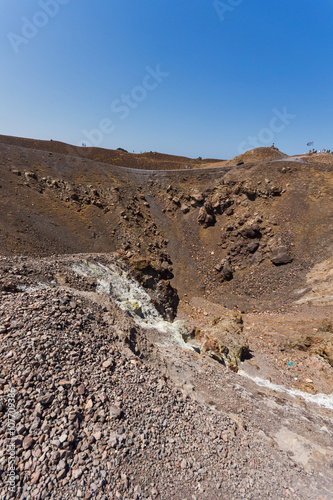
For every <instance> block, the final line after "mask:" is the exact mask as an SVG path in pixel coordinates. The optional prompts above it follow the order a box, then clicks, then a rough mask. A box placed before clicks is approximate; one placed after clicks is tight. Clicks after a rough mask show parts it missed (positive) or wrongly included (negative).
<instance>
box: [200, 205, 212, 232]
mask: <svg viewBox="0 0 333 500" xmlns="http://www.w3.org/2000/svg"><path fill="white" fill-rule="evenodd" d="M215 222H216V218H215V215H214V210H213V207H212V204H211V203H210V202H209V201H206V202H205V204H204V206H203V207H201V208H200V210H199V215H198V223H199V224H201V225H202V226H203V227H205V228H206V227H208V226H213V225H214V224H215Z"/></svg>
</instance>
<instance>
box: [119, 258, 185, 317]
mask: <svg viewBox="0 0 333 500" xmlns="http://www.w3.org/2000/svg"><path fill="white" fill-rule="evenodd" d="M128 265H129V267H130V268H131V270H132V272H133V275H134V278H135V279H136V280H137V281H138V282H139V283H140V284H141V285H142V286H143V287H144V288H145V289H146V291H147V293H148V294H149V295H150V297H151V299H152V302H153V304H154V306H155V308H156V309H157V311H158V312H159V313H160V314H161V315H162V316H163V317H164V319H166V320H168V321H173V320H174V319H175V317H176V315H177V308H178V304H179V296H178V292H177V290H176V289H175V288H174V287H173V286H172V285H171V283H170V279H172V278H173V273H172V265H171V261H170V260H164V261H163V262H157V261H156V262H155V261H148V260H144V259H142V260H133V259H132V260H128Z"/></svg>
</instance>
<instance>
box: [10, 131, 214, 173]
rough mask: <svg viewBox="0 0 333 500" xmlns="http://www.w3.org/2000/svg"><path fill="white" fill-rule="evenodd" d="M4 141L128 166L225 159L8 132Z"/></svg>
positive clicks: (194, 164)
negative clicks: (93, 145) (77, 143)
mask: <svg viewBox="0 0 333 500" xmlns="http://www.w3.org/2000/svg"><path fill="white" fill-rule="evenodd" d="M0 143H2V144H8V145H11V146H17V147H23V148H28V149H32V150H38V151H45V152H48V153H49V152H51V153H59V154H62V155H68V156H71V157H76V158H80V159H81V160H84V159H86V160H93V161H97V162H101V163H107V164H109V165H121V166H123V167H127V168H140V169H145V170H178V169H186V168H204V167H206V165H208V166H210V165H214V164H215V163H220V162H221V160H214V159H207V160H204V159H203V160H199V159H193V158H186V157H185V156H174V155H167V154H161V153H157V152H153V151H150V152H145V153H140V154H137V153H129V152H127V151H125V150H123V149H121V148H119V149H116V150H112V149H102V148H90V147H78V146H72V145H70V144H65V143H63V142H59V141H41V140H35V139H25V138H21V137H10V136H4V135H0Z"/></svg>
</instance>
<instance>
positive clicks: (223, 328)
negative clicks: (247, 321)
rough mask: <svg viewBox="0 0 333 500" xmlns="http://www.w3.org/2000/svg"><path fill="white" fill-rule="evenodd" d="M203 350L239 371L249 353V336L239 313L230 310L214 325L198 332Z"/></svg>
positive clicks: (214, 322) (203, 352)
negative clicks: (245, 332) (241, 363)
mask: <svg viewBox="0 0 333 500" xmlns="http://www.w3.org/2000/svg"><path fill="white" fill-rule="evenodd" d="M196 336H197V338H198V339H199V340H200V341H201V352H202V354H206V355H208V356H210V357H212V358H213V359H216V360H217V361H219V362H220V363H223V364H224V365H226V366H228V367H229V368H230V369H232V370H234V371H238V365H239V364H240V362H241V361H243V360H244V359H245V357H246V356H247V354H248V353H249V345H248V340H247V337H246V336H245V335H244V333H243V320H242V316H241V315H240V314H239V313H236V312H233V311H228V312H226V314H225V315H224V316H223V317H218V318H216V319H215V320H214V321H213V324H212V327H211V328H208V329H205V331H203V332H200V333H199V332H197V334H196Z"/></svg>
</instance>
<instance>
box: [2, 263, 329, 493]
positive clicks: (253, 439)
mask: <svg viewBox="0 0 333 500" xmlns="http://www.w3.org/2000/svg"><path fill="white" fill-rule="evenodd" d="M4 262H5V264H6V265H5V266H4ZM17 262H18V260H16V261H15V265H17ZM25 262H26V261H25ZM1 264H2V277H5V276H6V275H10V276H11V278H13V276H15V275H16V276H19V275H20V276H21V275H22V272H23V271H22V266H19V267H16V269H15V267H14V269H13V265H12V261H11V260H10V259H4V260H2V261H1ZM39 264H40V261H37V260H36V261H35V270H34V272H36V269H37V268H38V265H39ZM29 265H30V264H29ZM29 265H25V268H24V269H25V271H24V272H25V277H24V278H18V279H20V280H21V281H23V282H26V283H28V282H29V280H30V281H31V284H32V283H33V282H34V279H33V278H29ZM59 266H60V264H59ZM30 274H33V273H32V272H31V273H30ZM3 288H6V287H3ZM10 288H11V285H10V284H7V290H8V291H2V292H0V293H1V295H0V339H1V344H0V366H1V372H0V412H1V413H0V416H1V427H0V475H1V480H2V484H1V486H0V494H1V495H2V497H1V498H6V499H7V498H12V497H13V498H14V497H16V498H19V499H24V498H26V499H28V498H36V499H46V498H48V499H57V500H60V499H64V500H65V499H73V498H84V499H90V498H94V499H103V500H106V499H124V500H125V499H141V498H147V499H154V498H159V499H165V500H169V499H191V500H192V499H193V500H195V499H198V500H199V499H217V498H218V499H240V498H243V499H256V500H257V499H258V498H261V499H274V500H276V499H282V498H292V499H299V498H313V499H315V498H318V500H319V499H320V498H323V497H321V496H319V495H318V497H317V496H313V494H312V493H310V490H309V494H306V493H305V491H306V487H307V484H310V483H309V481H310V479H309V477H308V475H307V474H306V473H305V472H304V471H303V470H302V468H299V467H296V466H295V464H294V463H292V462H291V461H290V460H288V459H287V458H286V457H285V458H283V457H282V458H280V459H279V458H278V457H277V456H276V454H273V453H272V449H271V448H270V447H269V446H268V445H267V444H266V443H265V441H264V440H263V439H260V437H259V435H258V434H256V433H253V432H248V433H247V434H246V436H245V435H244V433H243V432H241V430H240V429H239V427H238V426H237V424H236V423H235V420H234V419H232V418H230V417H229V416H228V415H227V414H224V413H223V411H222V412H221V411H216V410H215V409H214V408H213V407H211V406H209V405H205V404H201V403H200V402H198V401H195V400H194V399H192V398H191V397H189V396H188V395H187V394H186V393H185V392H184V391H181V390H180V389H177V388H176V387H175V386H174V385H173V383H172V381H171V380H170V379H168V378H167V377H166V376H165V375H163V374H162V372H161V371H159V370H158V369H156V368H152V367H149V366H147V365H146V364H145V363H144V361H143V358H142V356H141V357H140V356H137V355H135V354H134V353H133V352H132V351H131V350H130V348H129V346H130V343H131V342H130V339H131V338H132V339H133V338H135V337H136V336H140V335H141V334H142V335H143V333H142V332H141V331H140V329H139V328H138V327H137V326H136V325H135V324H134V323H133V322H132V320H131V319H130V318H129V317H128V316H127V315H126V313H124V312H123V311H121V310H119V309H118V308H116V307H115V306H114V305H112V303H110V304H109V305H108V306H107V307H106V306H105V305H102V304H101V305H98V304H97V303H96V302H94V301H92V300H90V298H89V292H82V293H79V292H77V291H76V290H73V289H70V288H67V289H65V288H63V287H60V286H56V285H54V286H50V287H46V286H45V287H44V288H40V289H37V290H36V289H33V288H30V289H29V288H28V289H26V290H25V291H22V290H21V291H18V289H17V288H16V287H15V286H14V285H13V286H12V290H11V291H10ZM124 340H125V341H124ZM11 458H15V461H13V460H11ZM11 470H13V471H14V472H12V477H15V481H14V483H15V487H14V488H13V490H14V492H12V491H11V483H10V482H8V481H9V478H10V477H11ZM14 473H15V476H14ZM300 484H303V485H304V487H305V488H304V489H303V490H302V491H300V490H299V489H298V487H299V485H300ZM327 498H328V497H327Z"/></svg>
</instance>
